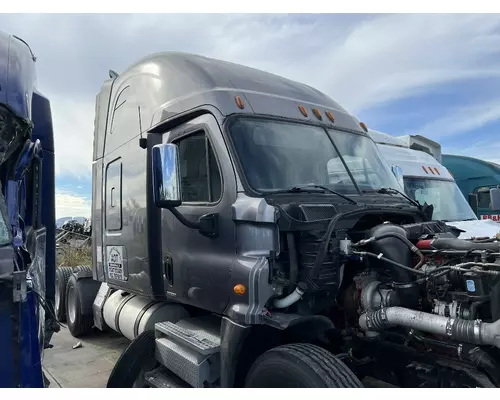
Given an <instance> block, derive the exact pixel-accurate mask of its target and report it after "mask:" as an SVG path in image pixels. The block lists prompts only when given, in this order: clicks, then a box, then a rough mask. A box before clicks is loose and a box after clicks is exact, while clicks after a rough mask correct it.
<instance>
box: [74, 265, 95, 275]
mask: <svg viewBox="0 0 500 400" xmlns="http://www.w3.org/2000/svg"><path fill="white" fill-rule="evenodd" d="M73 271H74V272H75V273H76V272H83V271H85V272H90V273H92V267H90V266H89V265H79V266H77V267H75V268H73Z"/></svg>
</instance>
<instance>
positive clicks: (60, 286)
mask: <svg viewBox="0 0 500 400" xmlns="http://www.w3.org/2000/svg"><path fill="white" fill-rule="evenodd" d="M72 272H73V268H71V267H59V268H57V269H56V288H55V289H56V293H55V297H56V298H55V303H54V311H55V314H56V317H57V320H58V321H59V322H66V285H67V284H68V279H69V277H70V275H71V273H72Z"/></svg>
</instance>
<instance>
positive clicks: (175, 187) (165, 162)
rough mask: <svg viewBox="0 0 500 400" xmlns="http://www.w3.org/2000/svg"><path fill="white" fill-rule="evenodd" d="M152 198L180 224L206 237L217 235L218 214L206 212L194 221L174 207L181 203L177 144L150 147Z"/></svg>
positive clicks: (157, 205)
mask: <svg viewBox="0 0 500 400" xmlns="http://www.w3.org/2000/svg"><path fill="white" fill-rule="evenodd" d="M151 156H152V157H151V158H152V164H153V165H152V168H153V171H152V175H153V199H154V203H155V205H156V207H159V208H168V209H169V210H170V212H172V214H174V216H175V217H176V218H177V219H178V220H179V221H180V222H181V224H183V225H185V226H187V227H188V228H191V229H198V231H199V232H200V233H201V234H202V235H204V236H207V237H211V238H214V237H217V236H218V235H219V215H218V214H206V215H203V216H201V217H200V219H199V220H198V221H196V222H193V221H190V220H188V219H186V218H185V217H184V216H183V215H182V214H181V213H180V212H179V211H178V210H176V207H178V206H180V205H181V204H182V198H181V174H180V167H179V149H178V147H177V145H175V144H172V143H168V144H157V145H155V146H153V149H152V154H151Z"/></svg>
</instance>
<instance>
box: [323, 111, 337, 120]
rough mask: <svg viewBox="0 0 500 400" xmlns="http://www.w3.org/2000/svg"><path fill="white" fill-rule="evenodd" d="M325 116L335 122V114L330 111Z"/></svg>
mask: <svg viewBox="0 0 500 400" xmlns="http://www.w3.org/2000/svg"><path fill="white" fill-rule="evenodd" d="M325 114H326V116H327V117H328V119H329V120H330V121H332V122H335V117H334V116H333V114H332V113H331V112H330V111H327V112H326V113H325Z"/></svg>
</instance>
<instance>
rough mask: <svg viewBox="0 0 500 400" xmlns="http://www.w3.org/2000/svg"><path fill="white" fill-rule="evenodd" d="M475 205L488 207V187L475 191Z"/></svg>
mask: <svg viewBox="0 0 500 400" xmlns="http://www.w3.org/2000/svg"><path fill="white" fill-rule="evenodd" d="M477 206H478V207H479V208H488V209H489V208H490V189H489V188H486V189H479V190H478V191H477Z"/></svg>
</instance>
